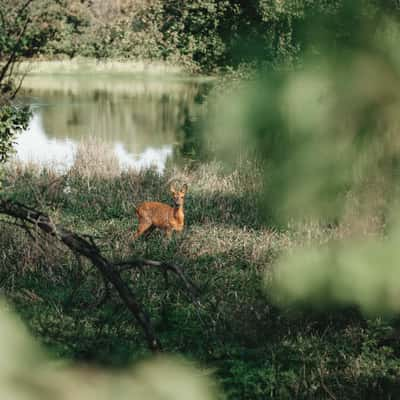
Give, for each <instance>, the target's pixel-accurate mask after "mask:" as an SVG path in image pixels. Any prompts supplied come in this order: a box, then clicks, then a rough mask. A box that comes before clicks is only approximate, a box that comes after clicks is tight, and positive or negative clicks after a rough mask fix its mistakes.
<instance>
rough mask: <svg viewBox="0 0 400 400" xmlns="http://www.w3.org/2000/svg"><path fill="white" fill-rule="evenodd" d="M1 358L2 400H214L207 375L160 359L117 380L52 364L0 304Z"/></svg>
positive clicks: (116, 376)
mask: <svg viewBox="0 0 400 400" xmlns="http://www.w3.org/2000/svg"><path fill="white" fill-rule="evenodd" d="M0 352H1V355H2V356H1V360H0V398H2V399H13V400H33V399H38V400H39V399H40V400H46V399H49V400H50V399H65V400H70V399H71V400H72V399H74V400H78V399H82V400H83V399H84V400H90V399H96V400H106V399H113V400H115V399H121V400H122V399H146V400H152V399H155V400H161V399H174V400H179V399H185V400H211V399H213V398H216V386H215V384H214V383H213V382H212V381H211V379H209V377H208V376H207V373H205V372H204V371H200V370H197V369H195V368H194V367H193V366H192V365H189V364H188V363H187V362H183V361H182V360H177V359H171V358H167V357H159V358H156V359H153V360H149V361H147V362H144V363H142V364H141V365H139V366H138V367H137V368H136V369H135V370H133V371H128V372H124V373H120V374H115V373H114V374H111V373H105V372H103V371H99V370H95V369H91V368H88V367H83V366H81V367H78V366H74V367H72V366H67V365H62V364H59V363H57V364H56V363H55V362H54V361H50V360H49V359H47V358H46V356H45V354H44V353H43V352H42V351H41V350H40V349H39V348H38V346H37V345H36V344H35V342H34V341H33V340H32V338H30V337H29V335H28V333H27V332H26V330H25V329H24V327H23V326H22V324H21V323H20V322H19V321H17V320H16V319H15V318H14V316H13V315H11V314H10V312H9V311H8V310H7V306H6V305H5V304H4V303H1V304H0Z"/></svg>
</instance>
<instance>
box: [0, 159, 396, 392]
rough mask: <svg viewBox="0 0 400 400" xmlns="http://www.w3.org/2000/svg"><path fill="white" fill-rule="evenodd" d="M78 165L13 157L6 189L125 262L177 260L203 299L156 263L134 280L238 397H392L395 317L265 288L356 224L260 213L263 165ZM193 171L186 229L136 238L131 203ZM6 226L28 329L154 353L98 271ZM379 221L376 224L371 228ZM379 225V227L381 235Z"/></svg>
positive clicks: (58, 342)
mask: <svg viewBox="0 0 400 400" xmlns="http://www.w3.org/2000/svg"><path fill="white" fill-rule="evenodd" d="M92 172H93V171H91V175H90V176H87V175H85V174H84V173H83V172H82V171H80V170H79V169H77V168H75V169H72V170H71V171H70V172H68V173H66V174H65V175H56V174H55V173H54V172H52V171H49V170H38V169H35V168H33V167H29V168H23V167H21V166H15V165H14V166H10V167H9V169H8V171H7V174H6V179H5V181H4V189H5V190H6V192H7V193H8V194H9V195H10V196H12V197H13V198H15V199H16V200H18V201H21V202H23V203H26V204H29V205H31V206H35V207H40V208H41V209H42V210H44V211H47V212H49V213H50V214H51V215H52V216H53V218H54V220H55V221H56V222H61V223H63V224H64V225H66V226H67V227H69V228H71V229H72V230H74V231H78V232H80V233H83V234H90V235H93V236H94V237H95V238H96V241H97V243H98V245H99V247H100V248H101V249H102V251H104V253H105V254H106V255H107V256H108V257H109V258H110V259H114V260H118V259H122V258H124V257H129V256H130V255H133V254H135V255H138V256H142V257H147V258H152V259H159V260H163V261H168V262H170V261H173V262H175V263H176V264H178V265H179V266H181V267H182V268H183V269H184V270H185V273H186V274H187V276H189V277H190V278H191V279H192V280H193V281H194V282H195V283H196V284H197V285H198V286H199V287H200V290H201V302H202V307H201V308H200V309H197V308H196V307H195V306H194V305H193V304H192V303H191V301H190V300H189V299H187V298H185V296H184V295H183V294H182V292H181V291H179V290H177V288H178V286H177V285H179V283H178V282H176V281H174V280H173V279H170V280H169V282H165V280H164V277H163V276H162V274H160V273H159V272H158V271H150V270H130V271H126V272H124V275H125V277H126V279H127V280H128V281H129V282H130V285H131V286H132V288H133V289H134V291H135V293H136V294H137V296H138V297H139V298H140V299H141V301H142V302H144V304H146V307H147V309H148V311H149V312H150V314H151V315H152V318H153V321H154V323H155V328H156V331H157V333H158V334H159V336H160V338H161V340H162V342H163V344H164V347H165V349H166V350H167V351H168V352H179V353H183V354H185V355H186V356H188V357H190V358H194V359H197V360H199V361H201V362H202V363H203V364H204V365H206V366H208V367H214V368H215V374H216V376H217V377H218V379H219V380H220V382H222V384H223V387H224V388H225V392H226V394H227V396H228V397H229V398H232V399H237V398H241V399H257V398H259V399H265V398H267V397H270V398H289V397H293V396H297V397H298V398H319V399H320V398H334V397H335V398H377V397H379V396H382V395H383V393H385V396H386V397H387V398H389V396H390V395H393V396H395V395H396V393H397V390H398V388H397V383H396V382H397V380H398V378H399V375H400V371H399V367H398V365H399V363H398V361H399V358H398V357H399V356H400V347H399V343H398V342H397V340H389V339H387V338H388V337H391V336H390V335H391V333H392V332H393V328H392V327H391V325H390V324H389V323H388V322H384V321H382V320H380V319H376V320H364V319H363V318H362V317H361V316H360V314H359V312H358V311H357V310H356V309H350V308H346V309H341V310H337V309H332V310H331V311H330V312H326V313H320V314H318V313H316V312H315V311H312V310H310V309H306V308H305V309H304V310H303V311H296V312H295V311H294V310H291V309H290V308H282V309H277V308H276V307H275V306H274V305H273V303H272V302H270V301H269V293H268V290H266V289H265V286H264V275H265V271H272V268H273V262H274V260H275V259H276V258H277V256H278V255H279V254H280V252H281V251H284V250H288V249H291V248H294V247H295V246H297V245H307V244H310V243H313V244H317V243H325V242H327V241H329V240H330V239H335V238H343V237H346V235H351V230H349V229H348V227H347V226H344V225H340V226H327V225H323V224H317V223H304V224H298V225H296V226H290V225H289V226H287V227H286V228H285V229H281V230H277V229H275V228H274V227H273V226H270V221H268V220H267V221H266V220H265V219H263V218H262V217H261V215H260V214H259V211H257V210H258V207H257V206H256V205H257V203H258V202H259V201H260V198H259V192H260V187H261V183H260V175H259V172H258V170H257V167H256V166H255V165H252V164H250V163H247V164H243V165H241V166H240V167H238V168H237V169H235V170H230V171H227V170H224V169H223V168H222V167H221V166H220V165H219V164H208V165H202V166H200V167H193V168H192V169H179V170H178V169H173V168H170V169H168V170H167V171H166V173H165V175H163V176H160V175H158V174H157V173H155V172H154V171H152V170H146V171H143V172H140V173H136V172H123V173H121V174H118V175H116V176H112V177H103V176H101V174H99V175H96V174H93V173H92ZM171 178H176V179H179V180H181V181H182V182H187V183H188V185H189V191H188V195H187V198H186V202H185V214H186V223H187V226H186V228H185V231H184V232H183V234H182V235H174V236H173V239H172V240H171V241H167V240H166V239H164V237H163V236H162V235H161V233H159V232H157V231H156V232H154V233H153V234H152V235H151V236H150V237H149V238H148V239H147V240H144V239H139V240H138V241H136V242H132V235H133V233H134V231H135V229H136V226H137V220H136V217H134V206H135V204H139V203H140V202H142V201H145V200H158V201H166V202H168V203H171V201H170V195H169V190H168V182H169V180H170V179H171ZM2 226H3V228H2V230H1V232H0V242H1V253H0V254H1V258H0V282H1V289H2V291H3V293H4V294H5V295H6V297H7V298H8V299H9V300H11V301H12V302H13V304H14V305H15V306H16V308H17V310H18V311H19V313H20V314H21V315H22V317H23V319H24V320H25V321H26V323H27V324H28V326H29V327H30V329H31V331H32V332H33V333H34V335H35V336H37V337H38V338H39V339H40V340H41V341H42V342H43V343H45V344H46V346H47V347H48V348H49V349H50V351H51V352H52V353H53V354H54V355H55V356H56V357H67V358H72V359H77V360H80V361H84V362H90V363H95V364H103V365H107V366H115V367H121V366H124V365H126V364H128V363H130V362H132V361H135V360H138V359H141V358H143V357H146V356H147V350H146V348H145V345H144V343H143V338H142V336H141V332H140V331H139V330H138V329H137V328H136V326H135V323H134V321H133V320H132V318H131V315H130V314H129V313H128V312H127V310H126V309H125V308H124V306H123V304H122V303H121V302H120V301H119V299H118V298H117V297H116V296H112V297H111V299H110V300H109V301H108V302H107V303H106V304H105V305H104V306H102V307H98V306H97V303H98V302H99V301H100V299H101V298H102V296H103V293H104V288H103V283H102V279H101V277H100V276H99V275H98V273H97V271H96V270H95V269H94V268H92V267H91V266H90V265H89V264H87V263H86V262H85V261H83V260H79V259H77V258H75V257H74V256H73V255H72V254H71V253H68V252H66V251H65V250H63V249H57V247H56V246H55V243H39V242H35V241H32V240H31V238H29V237H28V236H27V235H25V233H23V231H21V230H20V229H19V228H17V227H15V226H12V225H7V224H3V225H2ZM374 229H375V228H374ZM375 234H376V232H375Z"/></svg>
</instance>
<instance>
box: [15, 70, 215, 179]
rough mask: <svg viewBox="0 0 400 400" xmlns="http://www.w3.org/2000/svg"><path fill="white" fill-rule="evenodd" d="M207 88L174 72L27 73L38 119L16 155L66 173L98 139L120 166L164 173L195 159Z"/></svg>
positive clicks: (24, 94)
mask: <svg viewBox="0 0 400 400" xmlns="http://www.w3.org/2000/svg"><path fill="white" fill-rule="evenodd" d="M210 87H211V81H210V80H209V79H189V78H183V77H179V76H177V75H173V76H171V77H168V76H167V78H165V77H164V78H156V77H145V76H134V75H129V74H118V73H116V74H111V73H107V74H104V73H97V72H94V73H92V74H48V75H46V74H32V75H28V76H27V77H25V80H24V83H23V87H22V90H21V92H20V94H21V99H22V101H23V102H24V103H27V104H29V105H30V106H31V108H32V111H33V117H32V119H31V121H30V125H29V127H28V129H27V130H26V131H25V132H23V133H22V134H20V135H19V136H18V138H17V143H16V158H17V159H19V160H20V161H22V162H24V163H27V162H33V163H35V164H40V165H44V166H47V167H52V168H55V169H58V170H66V169H68V168H70V167H71V166H72V165H73V163H74V159H75V156H76V153H77V151H78V149H79V146H82V145H84V144H85V143H90V142H96V143H97V142H101V143H103V144H105V145H106V147H107V149H110V151H113V152H114V154H115V156H116V157H117V158H118V160H119V164H120V166H121V167H122V168H135V169H140V168H143V167H149V166H154V167H155V168H156V169H157V170H158V171H159V172H162V170H163V169H164V167H165V165H166V163H167V162H168V161H172V162H173V161H174V160H176V159H179V158H181V157H183V156H192V157H195V156H196V152H197V151H198V148H196V143H198V140H197V138H195V137H194V136H195V135H196V133H195V132H194V129H193V125H194V124H195V122H196V120H198V118H199V117H200V116H201V115H202V113H203V112H204V106H203V105H202V103H203V98H204V95H205V94H206V93H207V92H208V90H209V88H210ZM103 147H104V146H103Z"/></svg>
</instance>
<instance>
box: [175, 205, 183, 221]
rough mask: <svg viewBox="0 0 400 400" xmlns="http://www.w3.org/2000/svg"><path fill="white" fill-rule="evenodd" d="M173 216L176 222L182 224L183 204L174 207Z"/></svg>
mask: <svg viewBox="0 0 400 400" xmlns="http://www.w3.org/2000/svg"><path fill="white" fill-rule="evenodd" d="M174 218H175V219H176V220H177V221H178V223H180V224H183V221H184V219H185V214H184V213H183V205H182V206H175V207H174Z"/></svg>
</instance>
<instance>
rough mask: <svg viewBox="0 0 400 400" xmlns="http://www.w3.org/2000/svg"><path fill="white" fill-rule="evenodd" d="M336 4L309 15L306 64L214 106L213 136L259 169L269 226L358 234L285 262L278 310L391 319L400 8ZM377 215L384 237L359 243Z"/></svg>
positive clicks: (394, 306) (280, 267)
mask: <svg viewBox="0 0 400 400" xmlns="http://www.w3.org/2000/svg"><path fill="white" fill-rule="evenodd" d="M336 5H337V9H336V10H335V11H334V12H333V14H332V15H331V18H330V19H329V18H327V14H324V15H323V16H322V17H321V15H318V13H317V12H315V13H314V14H315V15H314V16H315V20H314V21H317V22H318V21H319V23H321V22H323V24H322V25H321V24H310V21H311V20H312V19H311V20H310V19H308V20H307V19H305V20H304V21H303V22H304V25H303V26H302V27H301V29H299V30H298V32H299V34H300V35H303V38H304V40H306V43H305V45H304V47H303V53H302V57H301V59H302V65H301V66H299V67H298V68H296V69H291V70H282V69H281V70H280V71H273V70H271V69H264V70H261V71H259V72H258V74H257V76H255V77H254V79H253V80H252V81H250V82H248V83H247V84H246V85H242V86H243V87H242V88H240V89H239V90H237V91H236V92H234V93H230V94H229V98H226V97H225V98H223V99H222V100H221V101H220V102H219V103H218V104H217V107H216V110H217V112H216V113H215V121H214V129H215V131H216V132H217V137H218V145H219V149H220V152H221V153H222V154H227V155H229V156H230V157H232V156H233V157H236V155H237V154H238V153H239V154H241V156H243V154H247V155H248V154H250V155H251V156H253V155H254V157H258V158H259V159H260V160H261V161H262V163H263V169H264V182H263V185H262V207H263V208H264V215H265V217H266V220H267V221H268V223H269V224H270V225H272V226H281V227H282V226H283V227H285V226H286V227H288V226H289V225H290V223H291V222H293V221H294V222H296V223H301V222H305V221H310V220H312V221H318V222H319V223H321V224H322V225H325V226H332V223H333V224H334V225H335V226H339V227H341V226H345V225H350V226H353V227H354V229H353V228H350V229H349V230H350V231H352V232H353V236H352V237H351V238H350V237H349V238H347V239H344V240H343V241H340V240H338V241H337V242H334V243H328V244H327V245H326V246H324V247H319V246H318V247H317V246H315V247H311V248H300V249H295V250H293V252H291V253H290V254H284V255H282V257H281V258H280V259H279V261H278V262H277V265H276V270H275V277H274V279H273V282H274V284H273V285H272V287H273V292H274V294H275V296H276V298H277V299H279V302H281V303H286V304H287V303H294V304H298V303H304V302H306V303H310V304H312V305H318V306H321V307H323V306H325V305H326V304H327V303H329V304H357V305H359V306H360V307H361V309H363V310H364V311H365V312H367V313H377V312H385V313H397V312H398V311H400V310H399V304H400V292H399V291H398V290H397V288H396V283H398V281H399V279H400V276H399V275H398V274H399V273H398V272H397V262H398V260H399V259H400V257H399V256H400V254H399V253H398V249H397V245H396V243H397V241H398V238H399V235H398V233H396V232H399V231H400V230H399V229H398V228H397V222H398V221H397V220H396V221H395V220H394V219H393V218H394V217H393V216H394V215H395V214H396V210H397V203H398V201H397V198H398V194H399V182H398V177H399V174H400V135H399V133H400V132H399V128H400V114H399V110H400V64H399V50H398V46H395V43H399V41H398V39H399V38H400V35H399V29H398V26H399V20H398V16H399V15H398V14H399V12H400V10H399V8H398V7H397V8H396V5H395V3H394V2H390V1H388V2H386V4H385V5H384V4H380V3H379V4H378V3H376V2H374V1H368V0H363V1H342V2H338V3H337V4H336ZM388 10H389V11H390V12H388ZM307 23H308V25H307ZM338 26H340V29H339V28H338ZM310 37H312V40H308V41H307V38H310ZM377 216H379V217H377ZM375 217H377V219H378V220H379V221H380V222H379V223H378V224H377V225H378V226H376V227H375V228H376V230H377V231H379V232H380V233H382V230H383V228H384V227H385V228H386V229H387V228H388V227H390V234H389V237H387V238H383V237H380V239H379V240H378V239H368V240H366V239H364V238H363V232H362V230H358V228H357V225H362V222H363V221H367V220H369V219H373V218H375ZM360 222H361V223H360ZM288 224H289V225H288Z"/></svg>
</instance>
